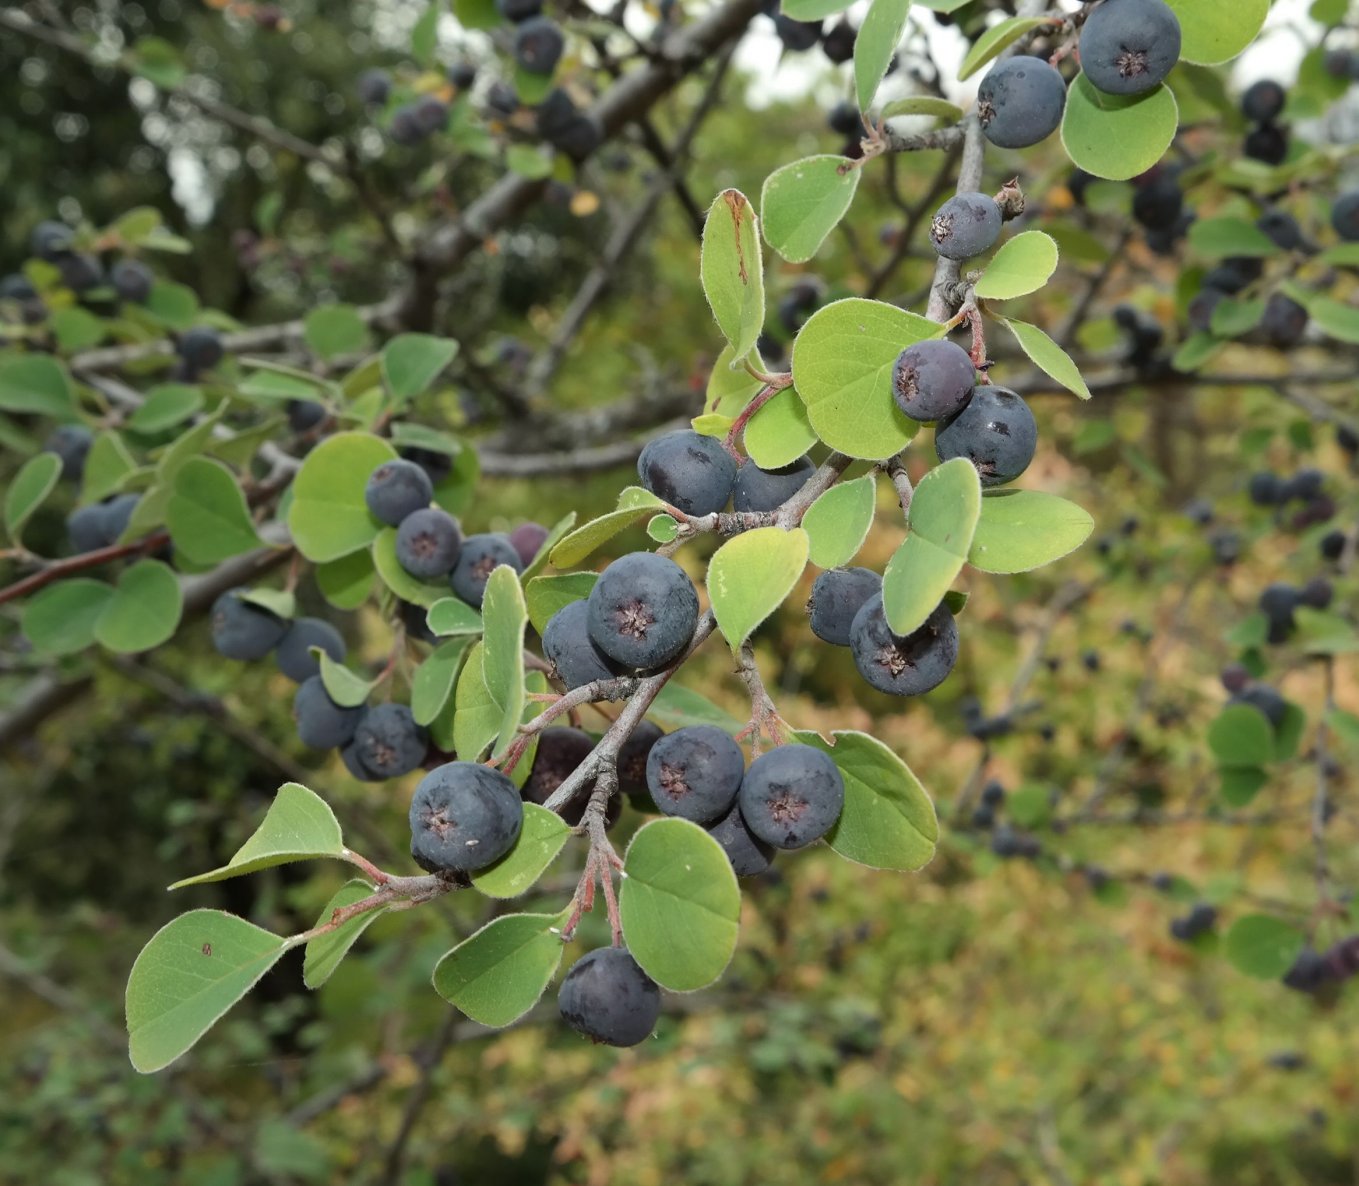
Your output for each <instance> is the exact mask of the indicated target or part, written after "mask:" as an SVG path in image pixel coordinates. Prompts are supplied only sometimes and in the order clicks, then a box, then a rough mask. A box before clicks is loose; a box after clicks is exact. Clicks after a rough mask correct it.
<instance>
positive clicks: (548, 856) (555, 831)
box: [472, 755, 571, 898]
mask: <svg viewBox="0 0 1359 1186" xmlns="http://www.w3.org/2000/svg"><path fill="white" fill-rule="evenodd" d="M525 761H527V762H528V763H529V765H530V766H531V765H532V764H533V763H532V759H531V758H530V757H528V756H527V755H526V756H525V757H524V758H523V759H521V764H522V762H525ZM570 835H571V828H570V827H569V826H568V825H567V823H566V821H565V820H563V819H562V817H561V816H559V815H558V814H557V813H556V812H555V811H548V810H547V808H545V807H539V806H538V805H537V804H536V803H525V804H524V823H523V826H522V827H521V828H520V829H519V839H518V840H516V841H515V842H514V847H513V848H512V849H510V851H509V852H507V853H506V854H505V855H504V856H503V857H501V858H500V860H498V861H496V862H495V864H493V865H488V866H487V867H486V868H485V869H482V870H480V871H479V872H477V873H473V874H472V885H473V887H474V888H476V889H479V890H480V891H481V892H482V893H483V894H485V895H486V896H487V897H488V898H517V897H519V895H520V894H523V893H527V892H528V891H529V889H531V888H532V887H533V885H534V884H535V883H536V882H537V880H538V878H540V877H541V876H542V875H543V874H544V873H546V872H547V867H548V866H549V865H550V864H552V862H553V861H555V860H556V859H557V854H558V853H559V852H561V850H562V848H563V847H564V846H565V845H566V841H567V838H568V837H569V836H570Z"/></svg>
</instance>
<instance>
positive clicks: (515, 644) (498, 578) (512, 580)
mask: <svg viewBox="0 0 1359 1186" xmlns="http://www.w3.org/2000/svg"><path fill="white" fill-rule="evenodd" d="M481 618H482V622H483V630H484V634H483V644H484V649H483V651H482V655H481V669H482V677H483V678H484V679H485V680H486V690H487V691H488V692H490V694H491V698H492V699H493V700H494V701H495V702H496V704H498V705H499V706H500V711H501V718H500V725H499V727H498V729H497V735H498V736H499V738H500V744H499V745H498V746H496V749H495V753H494V754H493V755H492V756H493V757H496V758H498V757H500V755H501V754H503V753H504V752H505V750H506V749H508V748H509V746H510V743H511V742H512V741H514V739H515V735H516V733H517V731H518V729H519V722H520V721H521V720H522V719H523V717H524V627H525V626H526V625H527V624H528V608H527V607H526V606H525V605H524V590H523V589H522V588H520V586H519V574H518V573H517V572H515V571H514V569H512V568H511V567H510V566H509V565H508V564H502V565H500V566H499V567H497V568H496V569H495V570H494V571H493V572H492V573H491V576H490V579H489V580H487V582H486V594H485V597H484V599H483V601H482V603H481Z"/></svg>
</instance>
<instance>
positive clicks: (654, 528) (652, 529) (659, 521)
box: [646, 515, 679, 544]
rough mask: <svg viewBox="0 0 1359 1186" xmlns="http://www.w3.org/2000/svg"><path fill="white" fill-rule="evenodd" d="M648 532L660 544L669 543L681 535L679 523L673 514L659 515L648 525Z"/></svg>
mask: <svg viewBox="0 0 1359 1186" xmlns="http://www.w3.org/2000/svg"><path fill="white" fill-rule="evenodd" d="M646 533H647V535H649V536H651V538H652V539H654V540H655V541H656V542H657V543H658V544H668V543H670V542H671V541H673V540H674V539H675V537H676V536H678V535H679V523H678V522H676V520H675V518H674V516H673V515H657V516H656V517H655V518H653V519H652V520H651V521H650V522H649V523H648V524H647V525H646Z"/></svg>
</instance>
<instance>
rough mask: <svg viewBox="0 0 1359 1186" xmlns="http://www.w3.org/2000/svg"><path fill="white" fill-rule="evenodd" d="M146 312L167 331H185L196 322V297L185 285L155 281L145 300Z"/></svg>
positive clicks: (167, 281) (168, 281)
mask: <svg viewBox="0 0 1359 1186" xmlns="http://www.w3.org/2000/svg"><path fill="white" fill-rule="evenodd" d="M146 311H147V312H148V313H150V314H151V315H152V316H153V317H154V318H155V319H156V320H158V321H160V322H161V324H163V325H165V326H166V327H167V328H169V329H173V330H179V331H182V330H186V329H189V328H190V327H191V326H192V325H193V323H194V322H195V321H197V320H198V297H197V296H196V295H195V294H194V291H193V289H192V288H189V287H187V286H186V285H183V284H175V283H174V282H172V281H170V280H157V281H156V283H155V284H153V285H152V286H151V295H150V296H149V297H148V298H147V300H146Z"/></svg>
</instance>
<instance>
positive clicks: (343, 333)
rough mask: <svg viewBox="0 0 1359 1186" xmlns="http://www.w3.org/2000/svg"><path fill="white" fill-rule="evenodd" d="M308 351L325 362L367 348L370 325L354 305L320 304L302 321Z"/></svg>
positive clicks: (358, 352)
mask: <svg viewBox="0 0 1359 1186" xmlns="http://www.w3.org/2000/svg"><path fill="white" fill-rule="evenodd" d="M302 337H303V340H304V341H305V342H306V343H307V349H308V350H310V351H311V352H312V353H313V354H314V355H316V357H317V358H319V359H321V361H323V362H330V361H331V360H332V359H335V358H339V357H340V356H341V355H344V354H361V353H363V352H364V351H366V350H367V349H368V346H369V337H368V326H367V325H365V324H364V320H363V318H362V317H360V316H359V314H358V311H357V310H356V309H355V308H354V307H353V306H352V305H321V306H320V307H319V308H316V309H313V310H312V311H311V312H310V313H308V314H307V315H306V317H305V318H303V321H302Z"/></svg>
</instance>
